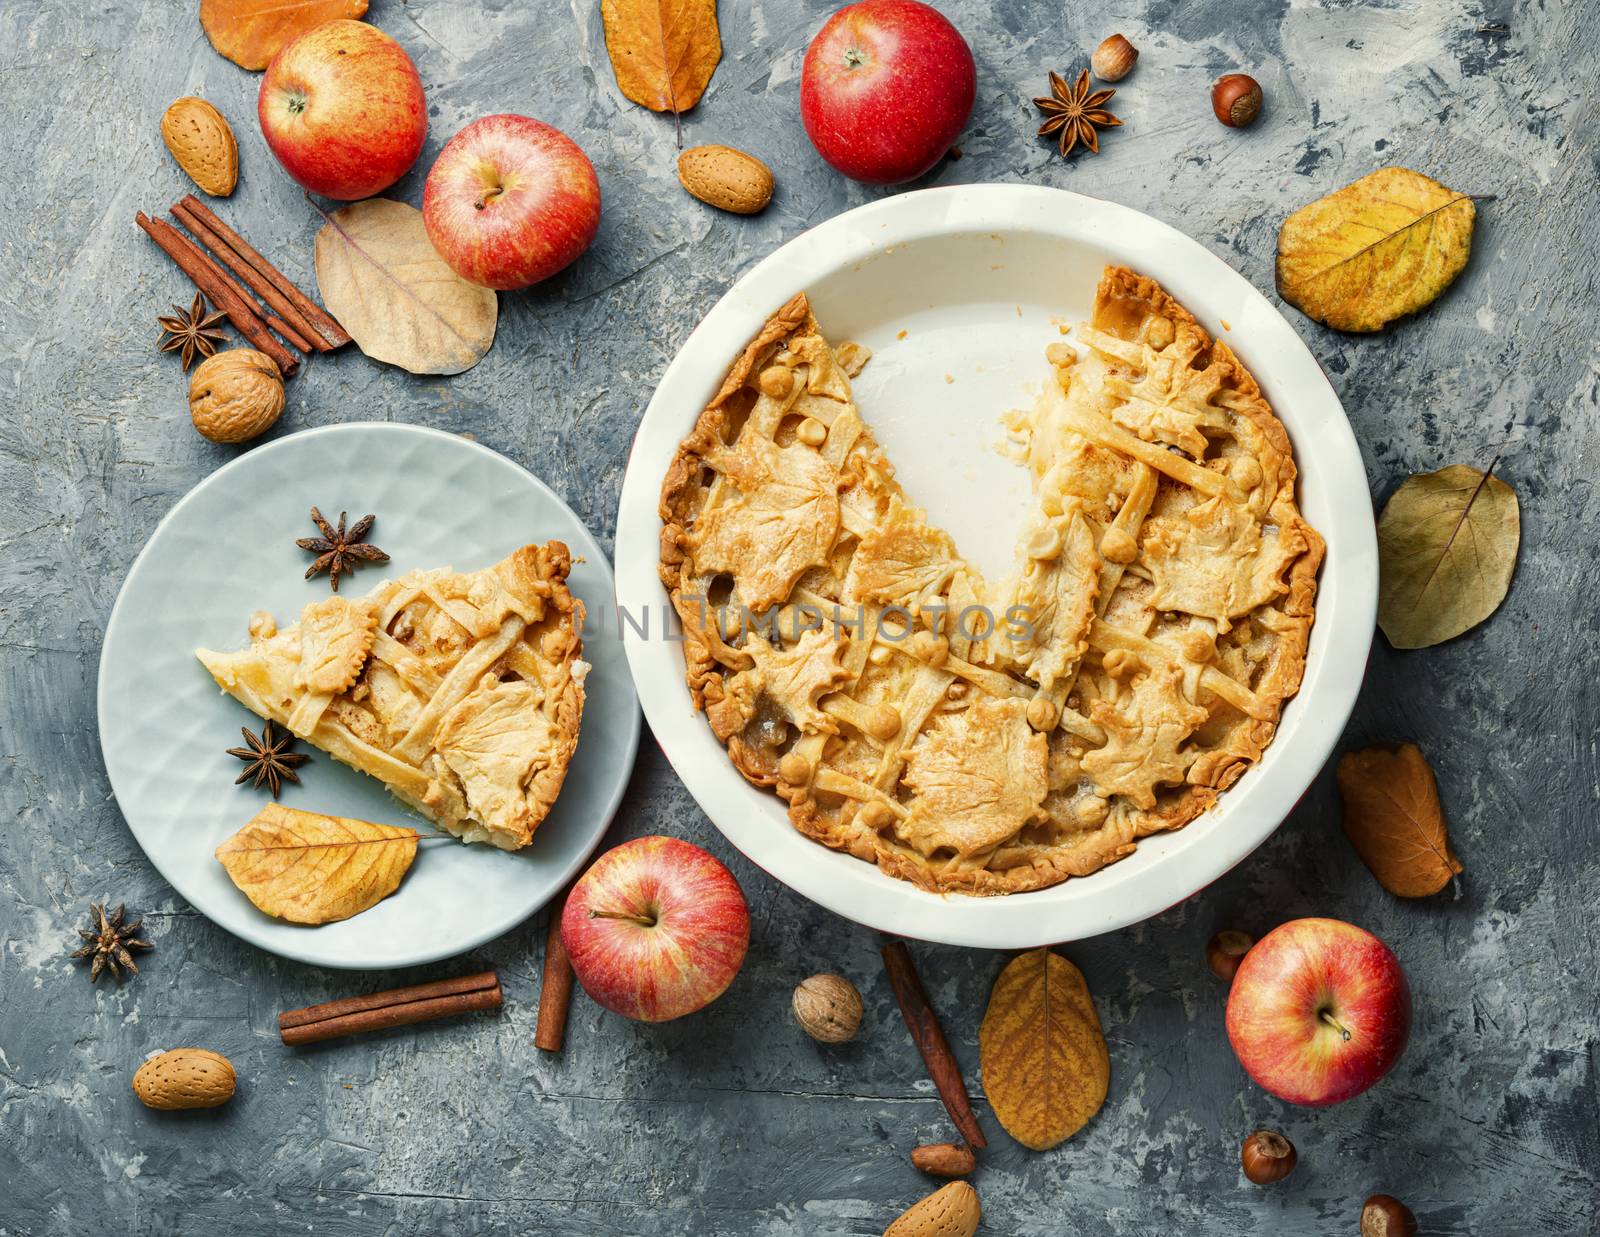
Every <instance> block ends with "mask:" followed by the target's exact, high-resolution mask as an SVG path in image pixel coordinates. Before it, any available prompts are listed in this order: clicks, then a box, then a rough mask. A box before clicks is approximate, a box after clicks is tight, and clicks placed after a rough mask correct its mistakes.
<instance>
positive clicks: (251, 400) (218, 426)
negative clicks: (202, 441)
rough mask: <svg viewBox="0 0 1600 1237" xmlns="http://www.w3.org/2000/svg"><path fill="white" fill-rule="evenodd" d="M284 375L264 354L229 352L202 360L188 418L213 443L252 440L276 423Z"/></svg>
mask: <svg viewBox="0 0 1600 1237" xmlns="http://www.w3.org/2000/svg"><path fill="white" fill-rule="evenodd" d="M282 412H283V376H282V375H281V374H279V372H278V366H277V364H276V363H275V362H274V361H273V359H272V358H271V357H269V356H268V355H267V354H266V353H264V352H257V351H256V350H255V349H253V348H228V349H226V350H225V351H222V352H219V353H217V354H216V355H214V356H210V357H207V358H206V359H205V360H204V361H201V362H200V364H199V366H198V367H197V368H196V369H195V371H194V374H193V375H192V376H191V377H190V379H189V417H190V419H191V420H192V421H193V422H194V427H195V429H197V430H199V431H200V433H201V434H202V435H203V436H204V437H206V438H209V439H211V441H212V442H221V443H234V442H247V441H248V440H250V439H252V438H257V437H260V436H261V435H262V434H265V433H266V432H267V431H268V430H269V429H271V428H272V427H273V426H274V425H275V424H277V421H278V416H279V414H280V413H282Z"/></svg>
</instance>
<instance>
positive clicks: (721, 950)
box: [561, 837, 750, 1022]
mask: <svg viewBox="0 0 1600 1237" xmlns="http://www.w3.org/2000/svg"><path fill="white" fill-rule="evenodd" d="M561 940H562V943H563V944H565V945H566V947H567V954H568V956H569V957H570V958H571V959H572V970H573V972H574V973H575V974H576V975H577V977H578V982H579V983H580V984H582V985H583V990H584V991H585V992H587V993H588V994H589V995H590V996H592V997H593V998H594V999H595V1000H596V1001H597V1002H598V1003H599V1004H601V1005H604V1006H605V1007H606V1008H607V1009H609V1010H611V1011H612V1012H613V1013H618V1014H622V1015H623V1016H624V1017H628V1018H637V1019H639V1020H640V1021H641V1022H665V1021H667V1020H668V1019H669V1018H681V1017H683V1015H685V1014H692V1013H694V1011H695V1010H697V1009H701V1008H703V1007H704V1006H706V1005H709V1004H711V1002H712V1001H714V1000H716V999H717V998H718V997H719V996H721V995H722V994H723V992H724V991H725V990H726V989H727V987H728V985H729V984H731V983H732V982H733V977H734V976H735V975H737V974H738V973H739V967H740V965H741V964H742V963H743V962H744V954H745V950H746V949H747V948H748V947H749V944H750V912H749V910H748V909H747V908H746V907H745V902H744V894H743V893H741V892H740V891H739V883H738V882H737V881H736V880H734V879H733V873H731V872H729V871H728V869H727V868H725V867H723V866H722V864H720V863H719V862H717V860H716V859H715V858H713V857H712V856H711V855H709V854H707V853H706V852H705V851H703V850H701V849H700V848H699V847H698V846H692V845H690V844H689V843H688V842H680V841H679V840H678V839H677V838H662V837H652V838H637V839H635V840H634V841H632V842H624V843H623V844H622V845H621V846H618V847H617V848H616V849H614V850H609V851H607V852H606V853H605V854H603V855H601V856H600V858H599V859H597V860H595V863H594V866H593V867H591V868H590V869H589V870H588V871H587V872H585V873H584V874H583V876H582V877H581V878H580V879H579V880H578V883H577V884H575V885H574V886H573V887H572V892H571V893H569V894H568V895H567V908H566V910H565V911H564V912H562V915H561Z"/></svg>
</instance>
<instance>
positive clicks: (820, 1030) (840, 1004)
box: [791, 974, 861, 1044]
mask: <svg viewBox="0 0 1600 1237" xmlns="http://www.w3.org/2000/svg"><path fill="white" fill-rule="evenodd" d="M791 1005H792V1006H793V1008H794V1017H795V1021H796V1022H798V1023H799V1024H800V1029H801V1030H802V1031H804V1032H805V1033H806V1034H807V1035H809V1036H810V1037H811V1038H812V1039H814V1040H816V1041H817V1042H818V1043H822V1044H842V1043H844V1041H845V1040H847V1039H850V1038H851V1037H852V1036H854V1035H855V1033H856V1030H857V1029H858V1028H859V1027H860V1026H861V993H859V992H857V991H856V986H855V985H854V984H853V983H851V982H850V981H849V980H848V979H846V978H845V977H844V976H842V975H827V974H823V975H813V976H812V977H811V978H810V979H807V980H804V981H802V982H801V984H800V986H799V987H797V988H796V989H795V990H794V999H793V1001H792V1002H791Z"/></svg>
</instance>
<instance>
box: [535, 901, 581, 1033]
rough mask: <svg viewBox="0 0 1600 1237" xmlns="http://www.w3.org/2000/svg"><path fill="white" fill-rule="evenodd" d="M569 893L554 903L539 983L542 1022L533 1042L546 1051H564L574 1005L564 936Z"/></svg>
mask: <svg viewBox="0 0 1600 1237" xmlns="http://www.w3.org/2000/svg"><path fill="white" fill-rule="evenodd" d="M566 905H567V895H566V894H564V893H563V894H562V895H561V896H560V897H558V898H557V899H556V900H555V901H554V902H552V903H551V904H550V927H549V929H548V930H547V931H546V932H545V938H544V978H543V979H542V980H541V981H540V982H539V1022H538V1025H537V1026H536V1027H535V1028H534V1031H533V1043H534V1046H535V1047H537V1048H543V1049H544V1050H545V1051H546V1052H560V1051H561V1046H562V1044H563V1043H565V1042H566V1037H567V1010H568V1009H569V1008H570V1007H571V1005H572V960H571V959H570V958H568V957H567V946H566V943H565V942H564V941H563V940H562V939H561V912H562V911H563V910H565V909H566Z"/></svg>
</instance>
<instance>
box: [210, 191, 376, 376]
mask: <svg viewBox="0 0 1600 1237" xmlns="http://www.w3.org/2000/svg"><path fill="white" fill-rule="evenodd" d="M183 205H184V206H185V207H186V208H187V209H188V211H189V213H190V214H192V215H194V216H195V218H197V219H199V220H200V222H201V223H203V224H205V225H206V226H207V227H208V228H210V229H211V230H212V231H213V232H215V233H216V234H217V235H218V236H219V237H221V238H222V240H223V241H224V242H225V243H226V244H227V245H228V247H229V248H231V249H232V250H233V251H234V252H235V253H236V254H238V255H239V257H240V258H242V259H243V260H244V261H245V262H246V263H248V264H249V265H250V266H251V267H253V268H254V269H255V271H256V272H257V273H258V274H259V275H261V276H262V278H264V279H266V280H267V281H268V282H269V283H271V284H272V286H273V287H275V288H276V289H277V290H278V291H279V292H281V293H283V295H284V296H286V297H287V298H288V299H289V300H290V301H292V302H293V303H294V306H295V308H296V309H298V310H299V311H300V313H301V314H302V315H303V316H304V317H305V319H306V321H307V322H309V323H310V324H311V326H312V327H313V328H314V329H315V330H316V331H318V332H319V333H320V334H321V335H322V337H323V338H324V339H325V340H327V341H328V343H329V344H330V345H332V346H333V347H335V348H342V347H344V346H345V345H346V344H347V343H349V342H350V334H349V332H347V331H346V330H345V329H344V327H342V326H340V325H339V324H338V322H337V321H335V320H334V318H333V315H331V314H330V313H328V311H327V310H325V309H323V308H322V306H321V305H318V304H317V303H316V302H315V301H313V300H312V299H311V298H310V297H309V296H307V295H306V294H305V293H304V292H302V291H300V289H299V288H297V287H295V286H294V284H292V283H290V282H289V280H287V279H286V278H284V276H283V273H282V272H281V271H279V270H278V268H277V267H275V266H273V265H272V263H270V262H268V261H267V260H266V259H265V258H263V257H262V256H261V255H260V254H259V253H257V252H256V251H255V250H254V249H252V248H251V247H250V242H248V241H247V240H245V238H244V237H242V236H240V235H239V234H238V233H237V232H235V231H234V230H233V229H232V228H230V227H229V226H228V225H227V224H225V223H223V222H222V220H221V219H220V218H219V217H218V216H217V213H216V212H215V211H214V210H212V209H211V208H210V207H209V206H207V205H206V204H205V203H204V202H202V201H201V200H200V199H199V198H197V197H195V196H194V194H192V193H189V194H185V195H184V198H183ZM280 312H282V311H280Z"/></svg>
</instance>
